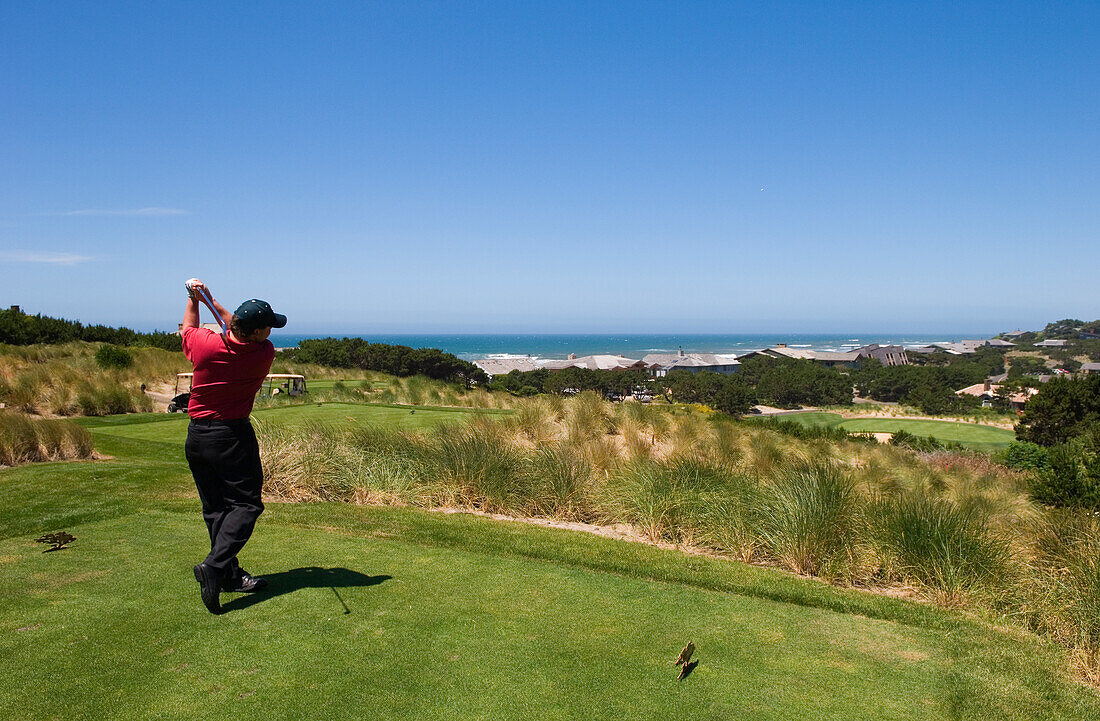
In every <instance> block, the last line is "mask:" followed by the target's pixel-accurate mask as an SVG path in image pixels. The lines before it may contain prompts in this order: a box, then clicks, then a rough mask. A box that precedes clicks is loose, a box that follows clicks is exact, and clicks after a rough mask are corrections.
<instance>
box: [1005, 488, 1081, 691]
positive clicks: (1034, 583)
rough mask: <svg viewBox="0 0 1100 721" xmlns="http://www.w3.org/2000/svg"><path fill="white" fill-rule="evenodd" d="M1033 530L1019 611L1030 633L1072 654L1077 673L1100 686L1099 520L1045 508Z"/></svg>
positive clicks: (1073, 511)
mask: <svg viewBox="0 0 1100 721" xmlns="http://www.w3.org/2000/svg"><path fill="white" fill-rule="evenodd" d="M1036 530H1037V533H1036V539H1035V543H1034V547H1033V551H1034V556H1033V561H1032V572H1033V575H1032V576H1031V577H1030V578H1028V579H1026V581H1025V585H1024V587H1023V592H1024V599H1022V600H1021V601H1020V605H1021V606H1022V607H1023V608H1024V609H1025V612H1026V614H1027V616H1028V621H1029V622H1030V625H1031V626H1032V627H1033V628H1034V629H1035V630H1037V631H1039V632H1041V633H1044V634H1046V635H1048V636H1052V637H1054V638H1055V639H1057V640H1058V641H1060V642H1061V643H1063V644H1065V645H1066V646H1068V647H1069V648H1071V649H1074V650H1075V651H1076V652H1077V662H1078V664H1077V665H1078V666H1079V667H1080V668H1079V670H1080V671H1081V672H1082V673H1084V674H1085V675H1086V677H1088V678H1089V679H1090V680H1091V681H1093V682H1094V683H1100V514H1097V513H1095V512H1091V513H1090V512H1088V511H1084V510H1081V509H1072V508H1050V509H1046V511H1045V512H1044V514H1043V519H1042V520H1041V521H1040V522H1039V523H1038V524H1036Z"/></svg>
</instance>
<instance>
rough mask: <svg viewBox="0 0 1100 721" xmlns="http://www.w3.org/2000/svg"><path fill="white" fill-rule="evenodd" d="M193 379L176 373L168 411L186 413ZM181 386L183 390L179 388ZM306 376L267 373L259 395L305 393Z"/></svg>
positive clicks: (294, 394) (185, 374) (186, 374)
mask: <svg viewBox="0 0 1100 721" xmlns="http://www.w3.org/2000/svg"><path fill="white" fill-rule="evenodd" d="M194 380H195V374H194V373H177V374H176V387H175V389H174V390H173V391H172V400H171V402H170V403H169V404H168V412H169V413H176V412H179V413H186V412H187V404H188V403H190V402H191V384H192V383H193V382H194ZM181 388H183V389H185V390H183V392H182V393H181V392H180V389H181ZM306 392H307V391H306V377H305V376H303V375H297V374H295V373H269V374H268V375H267V378H265V379H264V384H263V386H261V387H260V395H262V396H276V395H279V394H280V393H286V394H287V395H289V396H300V395H302V394H303V393H306Z"/></svg>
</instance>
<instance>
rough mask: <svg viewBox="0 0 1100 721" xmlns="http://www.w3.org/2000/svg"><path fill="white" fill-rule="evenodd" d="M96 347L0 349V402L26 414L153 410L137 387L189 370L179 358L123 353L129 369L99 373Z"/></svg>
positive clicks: (156, 351)
mask: <svg viewBox="0 0 1100 721" xmlns="http://www.w3.org/2000/svg"><path fill="white" fill-rule="evenodd" d="M101 346H102V344H100V343H65V344H61V345H49V346H6V345H0V402H2V403H4V404H5V405H6V406H8V407H12V408H17V409H19V410H21V411H23V412H25V413H35V414H41V415H46V414H51V415H58V416H73V415H107V414H112V413H131V412H135V411H148V410H151V409H152V401H151V400H150V399H149V398H147V397H146V396H145V394H143V393H142V392H141V385H142V384H143V383H144V384H146V385H151V384H153V383H156V382H166V381H170V380H172V379H174V378H175V375H176V373H179V372H183V371H185V370H190V364H188V363H187V360H186V359H185V358H184V357H183V354H182V353H171V352H169V351H165V350H160V349H157V348H128V349H127V352H128V353H129V354H130V355H131V356H132V357H133V364H132V365H130V366H129V367H126V368H111V369H104V368H101V367H100V366H99V365H98V364H97V363H96V360H95V353H96V350H97V349H98V348H99V347H101Z"/></svg>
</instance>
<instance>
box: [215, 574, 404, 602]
mask: <svg viewBox="0 0 1100 721" xmlns="http://www.w3.org/2000/svg"><path fill="white" fill-rule="evenodd" d="M264 578H266V579H267V588H265V589H264V590H262V591H257V592H256V593H249V594H243V595H240V596H237V597H236V598H234V599H233V600H231V601H229V602H228V603H224V604H222V610H223V611H236V610H239V609H242V608H248V607H249V606H252V605H255V604H257V603H260V602H261V601H265V600H267V599H269V598H274V597H276V596H282V595H283V594H284V593H291V592H292V591H297V590H298V589H300V588H331V589H332V592H333V593H334V594H336V598H337V599H339V601H340V603H341V604H342V605H343V606H344V612H345V613H351V611H350V610H349V609H348V607H347V605H346V604H344V599H343V597H341V596H340V594H339V592H338V591H337V590H336V589H338V588H361V587H363V586H377V585H378V584H379V583H382V582H383V581H388V580H390V579H391V578H392V576H368V575H366V574H365V573H359V572H358V571H352V570H350V569H347V568H319V567H317V566H307V567H305V568H295V569H293V570H290V571H280V572H278V573H267V574H264Z"/></svg>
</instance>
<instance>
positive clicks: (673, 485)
mask: <svg viewBox="0 0 1100 721" xmlns="http://www.w3.org/2000/svg"><path fill="white" fill-rule="evenodd" d="M730 476H731V473H730V470H729V469H727V468H723V467H720V466H716V465H713V464H708V463H705V462H702V461H699V460H697V459H694V458H684V457H679V458H673V459H670V460H668V461H647V460H643V459H636V460H634V461H632V462H630V463H628V464H626V465H623V466H622V467H621V468H620V469H619V470H618V472H617V473H616V474H615V476H614V477H613V478H612V479H611V480H610V482H609V484H608V486H609V488H608V490H607V494H608V503H607V505H608V507H609V510H610V512H611V515H613V516H614V517H615V518H616V519H617V520H618V521H620V522H626V523H630V524H631V525H634V526H636V527H638V528H639V529H640V530H641V531H642V532H643V533H644V534H645V535H646V536H647V537H648V538H649V539H650V540H652V541H667V542H672V543H682V544H686V545H695V544H696V543H697V542H698V541H699V539H701V538H702V537H704V536H705V535H706V528H707V524H708V521H713V520H714V518H713V513H712V511H711V506H712V505H713V503H714V501H715V500H716V499H719V498H722V497H724V496H726V495H727V494H728V492H729V490H730V487H731V485H732V484H731V483H730V480H729V479H730Z"/></svg>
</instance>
